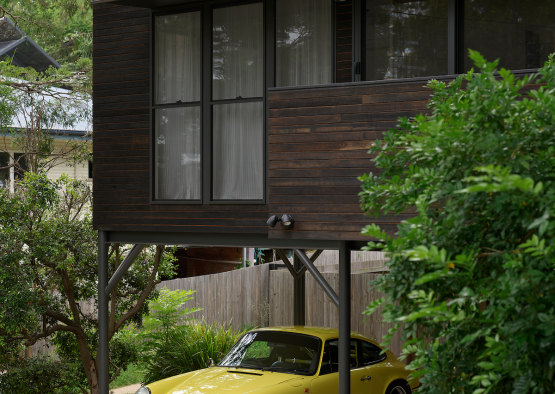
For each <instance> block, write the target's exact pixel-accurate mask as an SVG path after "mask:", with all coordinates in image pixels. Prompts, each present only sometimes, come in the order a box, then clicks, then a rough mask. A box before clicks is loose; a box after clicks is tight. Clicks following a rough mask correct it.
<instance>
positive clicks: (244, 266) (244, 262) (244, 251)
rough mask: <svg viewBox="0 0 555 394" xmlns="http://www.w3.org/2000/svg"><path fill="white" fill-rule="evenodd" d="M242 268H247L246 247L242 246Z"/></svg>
mask: <svg viewBox="0 0 555 394" xmlns="http://www.w3.org/2000/svg"><path fill="white" fill-rule="evenodd" d="M243 268H247V248H243Z"/></svg>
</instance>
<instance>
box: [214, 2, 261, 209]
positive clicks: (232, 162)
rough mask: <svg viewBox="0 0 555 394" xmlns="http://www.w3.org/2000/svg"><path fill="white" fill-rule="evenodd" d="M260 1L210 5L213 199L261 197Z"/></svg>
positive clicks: (250, 198) (257, 198)
mask: <svg viewBox="0 0 555 394" xmlns="http://www.w3.org/2000/svg"><path fill="white" fill-rule="evenodd" d="M263 10H264V7H263V4H262V3H254V4H245V5H239V6H233V7H222V8H216V9H214V10H213V24H212V154H213V160H212V200H214V201H233V200H262V199H263V198H264V149H265V147H264V24H263V20H264V14H263Z"/></svg>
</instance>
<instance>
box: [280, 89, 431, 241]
mask: <svg viewBox="0 0 555 394" xmlns="http://www.w3.org/2000/svg"><path fill="white" fill-rule="evenodd" d="M425 84H426V83H425V82H408V83H392V84H368V83H361V84H357V85H347V86H345V85H339V86H337V87H323V88H314V89H291V90H284V89H280V90H274V91H271V92H270V94H269V100H270V120H269V122H270V135H269V143H270V147H269V151H270V169H269V171H270V180H269V188H270V189H269V203H270V214H283V213H288V214H291V215H292V216H293V218H294V219H295V226H294V228H293V229H291V230H287V231H285V230H283V229H282V228H281V227H280V226H276V227H275V228H274V229H272V230H270V232H269V236H270V238H293V239H295V238H296V239H345V240H365V239H368V238H367V237H365V236H363V235H361V234H360V231H361V229H362V228H363V227H364V226H365V225H366V224H369V223H372V222H374V223H377V224H379V225H380V226H381V227H382V229H384V230H385V231H387V232H388V233H393V232H395V231H396V229H397V223H399V222H400V220H403V219H407V218H409V217H410V216H409V215H397V216H380V217H373V218H369V217H367V216H364V215H363V214H362V212H361V209H360V205H359V197H358V193H359V192H360V190H361V189H360V182H359V181H358V179H357V177H359V176H361V175H362V174H365V173H370V172H371V173H374V174H377V173H379V170H378V169H377V168H375V167H374V165H373V163H372V162H371V161H370V159H371V156H370V155H369V154H368V153H367V151H368V149H369V148H370V147H371V146H372V144H373V142H374V141H375V140H377V139H382V138H383V132H384V131H387V130H388V129H389V128H391V127H395V126H396V125H397V119H398V118H399V117H400V116H408V117H412V116H415V115H417V114H419V113H425V112H427V110H426V105H427V103H428V99H429V96H430V93H431V91H430V89H428V88H426V87H424V85H425Z"/></svg>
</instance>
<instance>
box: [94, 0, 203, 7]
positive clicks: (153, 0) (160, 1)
mask: <svg viewBox="0 0 555 394" xmlns="http://www.w3.org/2000/svg"><path fill="white" fill-rule="evenodd" d="M194 2H198V0H133V1H131V0H93V1H91V4H92V5H95V4H104V3H110V4H115V5H125V6H129V7H140V8H161V7H171V6H174V5H180V4H187V3H194Z"/></svg>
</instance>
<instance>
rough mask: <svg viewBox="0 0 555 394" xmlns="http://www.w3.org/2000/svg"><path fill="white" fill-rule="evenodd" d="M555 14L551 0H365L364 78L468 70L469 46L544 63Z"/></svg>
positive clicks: (503, 61) (518, 64)
mask: <svg viewBox="0 0 555 394" xmlns="http://www.w3.org/2000/svg"><path fill="white" fill-rule="evenodd" d="M554 17H555V2H553V1H550V0H532V1H526V2H523V1H519V0H418V1H410V0H408V1H407V0H366V1H365V2H364V5H363V17H362V24H361V26H362V28H361V31H359V32H355V35H357V34H358V35H360V36H361V38H362V40H361V42H362V47H363V50H362V52H361V62H362V68H361V70H360V71H361V78H362V79H364V80H368V81H374V80H384V79H400V78H413V77H429V76H438V75H447V74H458V73H464V72H467V71H469V70H470V69H471V68H472V67H473V66H474V65H473V64H472V61H471V60H470V59H469V57H468V49H469V48H470V49H474V50H477V51H479V52H480V53H481V54H482V55H484V57H485V58H486V59H488V60H490V61H492V60H495V59H500V62H499V67H504V68H507V69H511V70H519V69H527V68H539V67H541V66H542V65H543V63H544V62H545V61H546V60H547V58H548V56H549V54H550V53H553V52H555V39H554V35H555V19H554ZM450 59H451V60H450Z"/></svg>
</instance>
